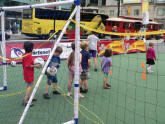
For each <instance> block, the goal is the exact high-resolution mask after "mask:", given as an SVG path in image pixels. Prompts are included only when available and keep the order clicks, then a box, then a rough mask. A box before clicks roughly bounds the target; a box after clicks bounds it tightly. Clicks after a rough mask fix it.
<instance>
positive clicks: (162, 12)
mask: <svg viewBox="0 0 165 124" xmlns="http://www.w3.org/2000/svg"><path fill="white" fill-rule="evenodd" d="M157 15H158V16H164V15H165V9H164V8H158V10H157Z"/></svg>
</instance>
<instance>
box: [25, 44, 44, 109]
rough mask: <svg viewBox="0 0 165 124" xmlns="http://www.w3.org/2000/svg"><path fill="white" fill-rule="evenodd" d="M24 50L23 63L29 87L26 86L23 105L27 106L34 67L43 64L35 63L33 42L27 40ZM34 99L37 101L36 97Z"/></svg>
mask: <svg viewBox="0 0 165 124" xmlns="http://www.w3.org/2000/svg"><path fill="white" fill-rule="evenodd" d="M24 50H25V54H24V57H23V59H22V65H23V75H24V80H25V82H26V84H27V88H26V95H25V98H24V100H23V103H22V105H24V106H26V104H27V102H28V100H29V98H30V94H31V90H32V88H33V82H34V68H40V67H41V66H40V65H34V61H33V58H32V55H31V52H32V51H33V43H32V42H25V43H24ZM33 101H36V99H33ZM30 106H33V104H31V105H30Z"/></svg>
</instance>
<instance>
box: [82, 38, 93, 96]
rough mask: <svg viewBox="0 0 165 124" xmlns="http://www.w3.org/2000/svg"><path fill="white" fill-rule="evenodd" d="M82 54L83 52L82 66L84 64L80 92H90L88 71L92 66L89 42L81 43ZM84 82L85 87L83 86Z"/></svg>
mask: <svg viewBox="0 0 165 124" xmlns="http://www.w3.org/2000/svg"><path fill="white" fill-rule="evenodd" d="M81 49H82V50H81V54H82V61H81V66H82V70H83V71H82V72H81V75H80V78H81V80H80V92H83V93H87V92H88V78H89V75H88V72H89V68H90V67H91V60H90V53H89V52H88V43H87V42H85V41H83V42H82V43H81ZM83 83H84V86H85V89H83V88H82V86H83Z"/></svg>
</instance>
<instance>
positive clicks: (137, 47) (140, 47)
mask: <svg viewBox="0 0 165 124" xmlns="http://www.w3.org/2000/svg"><path fill="white" fill-rule="evenodd" d="M137 51H140V52H145V51H146V45H145V43H144V41H143V40H138V41H135V42H133V43H132V44H130V45H129V48H128V49H127V50H126V52H127V53H131V52H137Z"/></svg>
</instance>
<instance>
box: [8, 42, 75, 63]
mask: <svg viewBox="0 0 165 124" xmlns="http://www.w3.org/2000/svg"><path fill="white" fill-rule="evenodd" d="M71 43H72V41H70V42H60V43H59V44H58V46H61V47H62V49H63V53H62V54H61V56H60V57H61V59H66V58H67V57H68V56H69V54H70V53H71V51H72V49H71ZM23 44H24V43H7V44H6V58H7V59H10V60H7V63H10V62H11V61H16V62H22V58H21V57H22V56H23V55H24V53H25V50H24V49H23ZM53 46H54V44H53V43H52V42H36V43H34V50H33V52H32V56H33V57H34V58H36V57H41V58H43V59H44V60H47V58H48V56H49V54H50V53H51V50H52V48H53Z"/></svg>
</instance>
